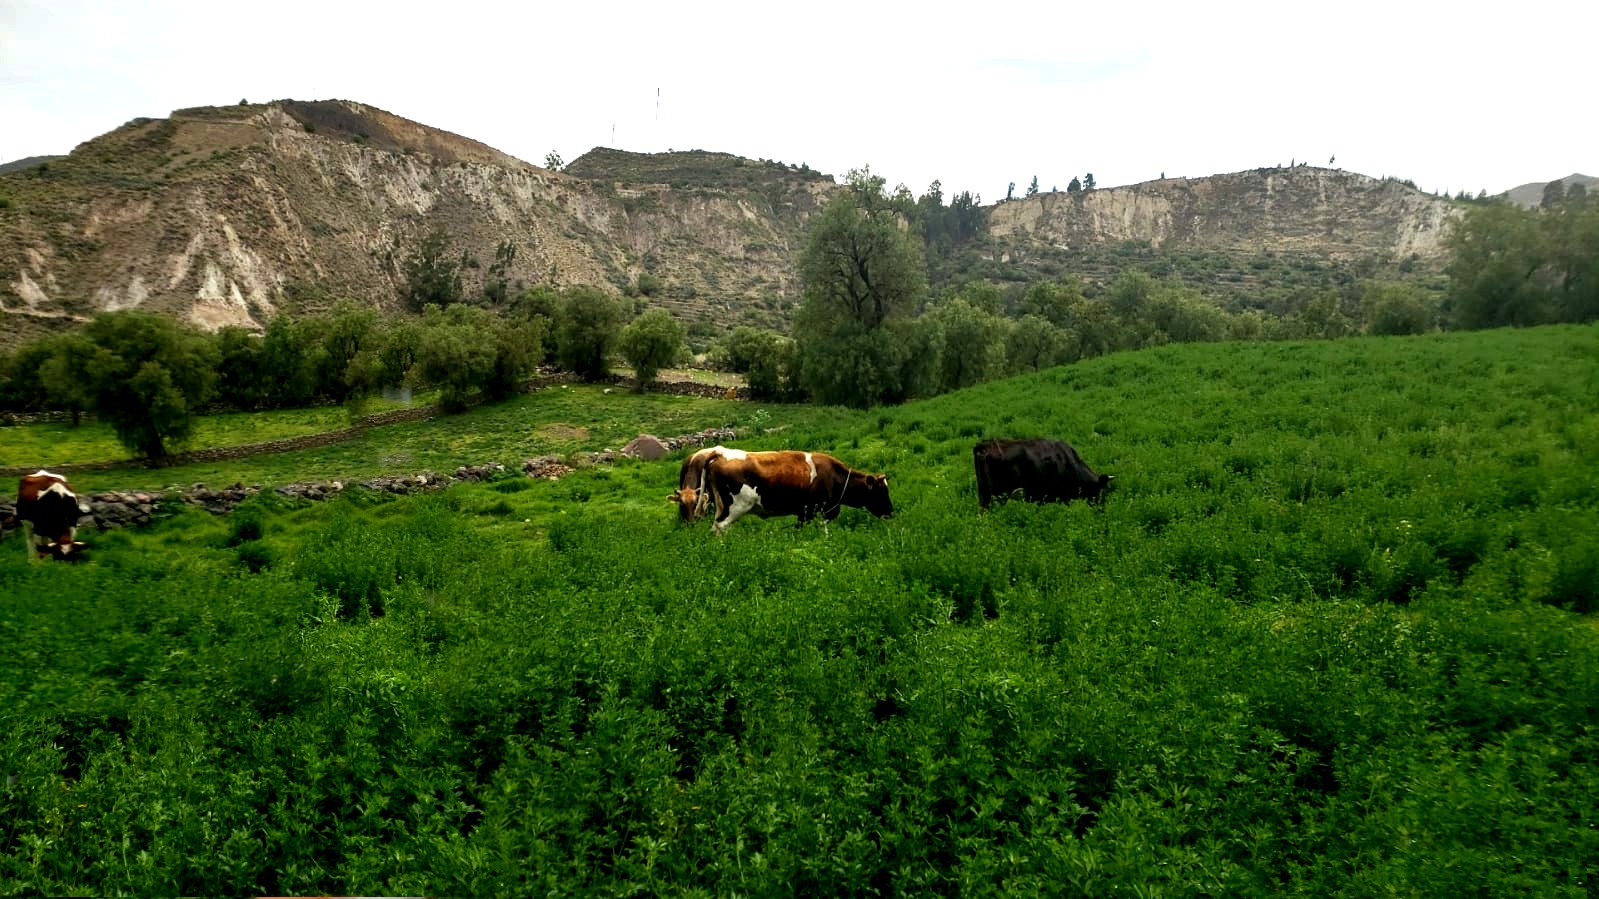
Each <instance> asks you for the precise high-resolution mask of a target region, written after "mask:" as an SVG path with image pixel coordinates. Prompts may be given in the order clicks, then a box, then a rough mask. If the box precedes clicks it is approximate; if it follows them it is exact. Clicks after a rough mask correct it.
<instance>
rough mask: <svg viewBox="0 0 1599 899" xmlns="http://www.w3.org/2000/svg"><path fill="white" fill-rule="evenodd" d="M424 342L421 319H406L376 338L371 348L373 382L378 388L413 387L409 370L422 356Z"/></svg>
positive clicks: (401, 319)
mask: <svg viewBox="0 0 1599 899" xmlns="http://www.w3.org/2000/svg"><path fill="white" fill-rule="evenodd" d="M425 341H426V335H425V329H424V328H423V326H422V321H421V319H418V318H414V317H412V316H405V317H403V318H400V319H399V320H397V321H394V322H392V323H390V324H389V326H388V327H386V328H384V329H383V332H382V334H380V335H379V338H378V341H377V345H376V346H375V347H374V350H375V352H376V357H377V358H376V360H375V365H374V371H375V378H376V380H377V383H378V385H379V386H380V387H399V386H401V385H405V384H414V383H415V381H416V379H414V378H412V376H411V370H412V369H413V368H414V367H415V366H416V361H417V358H418V357H419V356H420V355H421V350H422V344H423V343H424V342H425Z"/></svg>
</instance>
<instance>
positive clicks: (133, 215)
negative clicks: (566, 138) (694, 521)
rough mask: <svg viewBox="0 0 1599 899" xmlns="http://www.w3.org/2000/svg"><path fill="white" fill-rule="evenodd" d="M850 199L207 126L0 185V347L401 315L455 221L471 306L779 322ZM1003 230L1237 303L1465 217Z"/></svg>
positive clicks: (1029, 257)
mask: <svg viewBox="0 0 1599 899" xmlns="http://www.w3.org/2000/svg"><path fill="white" fill-rule="evenodd" d="M19 162H20V161H19ZM844 189H846V188H844V187H843V186H841V185H839V184H838V183H836V181H835V180H834V179H833V178H832V177H831V176H828V175H825V174H822V173H819V172H815V171H812V170H811V169H809V168H806V167H802V166H793V165H784V164H782V163H778V162H770V161H765V160H761V161H757V160H751V159H744V158H741V157H737V156H731V155H728V154H723V153H710V152H702V151H690V152H677V153H657V154H641V153H629V152H625V151H621V150H611V149H606V148H597V149H595V150H593V151H591V152H589V153H587V154H584V155H583V156H582V157H579V158H578V159H576V160H573V161H572V162H571V164H569V165H567V166H566V167H565V168H564V169H563V170H561V171H553V170H550V169H546V168H542V167H540V166H537V165H533V164H531V163H528V162H524V161H522V160H519V159H516V158H515V157H512V156H509V155H507V154H505V153H502V152H500V151H498V150H495V149H494V148H492V147H489V146H486V145H484V144H482V143H479V142H477V141H474V140H471V139H469V138H466V137H462V136H460V135H456V134H451V133H449V132H446V131H442V130H439V129H436V128H430V127H428V126H426V125H422V124H420V123H417V122H413V121H410V120H408V119H405V118H402V117H400V116H396V115H393V114H391V113H388V112H385V111H383V110H381V109H376V108H374V107H370V106H366V105H364V104H361V103H356V102H350V101H343V100H329V101H316V102H301V101H294V100H282V101H275V102H272V103H266V104H253V105H239V106H228V107H201V108H195V109H184V110H179V111H177V112H174V113H172V115H171V116H169V117H168V118H165V119H135V120H133V121H131V122H129V123H128V124H126V125H124V126H122V127H121V128H118V129H116V130H115V131H112V132H110V133H108V134H104V135H102V136H100V137H97V138H95V139H93V140H90V141H87V142H85V143H83V144H82V145H80V146H79V147H77V148H76V149H75V150H74V151H73V152H72V154H71V155H70V156H67V157H61V158H56V159H51V160H50V164H49V165H48V166H43V165H34V166H32V167H29V168H26V169H23V170H21V171H12V172H9V173H7V174H3V175H0V347H4V346H9V345H14V344H16V343H18V342H20V341H22V340H25V339H28V338H31V337H33V336H36V335H38V334H41V333H45V332H48V331H51V330H54V329H58V328H61V327H64V326H70V324H71V323H73V322H82V321H86V320H87V319H88V318H89V317H90V316H92V315H93V314H94V313H96V312H98V311H101V310H115V309H126V308H132V307H141V308H147V309H152V310H156V311H161V312H166V313H169V314H171V315H174V316H177V317H180V318H182V319H184V320H186V321H189V322H192V323H194V324H196V325H199V326H201V327H206V328H218V327H222V326H225V325H242V326H245V327H250V328H258V327H260V326H262V325H263V324H264V323H265V322H266V321H267V320H269V319H270V318H271V317H272V316H273V315H275V314H276V313H277V312H278V311H280V310H290V311H316V310H319V309H322V308H326V307H327V306H329V305H331V303H332V302H333V301H334V300H335V299H337V298H339V297H346V296H348V297H355V298H359V299H362V300H365V301H367V302H369V303H372V304H373V305H375V306H378V307H380V308H384V309H393V308H396V307H397V306H398V304H399V291H400V288H401V287H402V285H403V281H404V275H403V262H404V261H405V259H406V258H407V256H408V255H409V253H410V252H411V250H412V248H413V247H414V246H415V243H416V241H417V239H418V238H419V237H420V236H421V235H423V234H426V233H427V232H429V231H430V230H432V229H434V228H441V229H443V230H444V232H445V233H446V234H447V235H448V238H449V241H450V252H451V254H452V255H460V256H464V257H465V258H467V259H468V260H469V261H476V263H477V264H475V265H468V266H467V267H466V268H465V269H464V270H463V274H464V276H465V278H466V280H467V281H468V283H467V285H466V287H467V289H468V291H469V292H471V291H475V290H477V289H479V288H480V287H481V284H482V281H483V279H485V278H486V277H487V270H488V265H489V264H490V263H491V262H493V261H494V260H495V259H496V258H497V251H498V250H499V249H500V248H501V247H502V246H504V245H509V246H511V247H513V248H514V250H515V255H514V259H513V260H512V261H511V263H510V265H509V268H508V269H507V271H506V275H507V277H508V279H509V280H510V281H511V283H512V284H513V285H515V284H516V283H517V282H520V283H522V284H526V285H534V284H550V285H555V286H564V285H570V284H589V285H594V286H598V287H601V288H602V289H605V290H608V291H611V292H613V293H620V292H622V291H623V290H626V289H628V288H630V287H631V286H633V285H635V284H636V283H637V281H638V278H639V276H640V275H641V274H645V273H648V274H649V275H651V276H652V277H653V279H654V281H655V283H657V284H659V285H660V289H659V291H657V292H655V293H654V294H653V295H652V296H651V297H650V298H649V300H648V302H650V303H651V304H655V305H660V306H664V307H666V308H668V309H669V310H670V311H672V312H673V313H674V314H675V315H677V316H678V317H679V318H681V319H682V320H684V321H685V322H688V323H699V324H702V325H705V326H709V327H711V328H715V329H720V328H727V327H731V326H733V325H736V324H744V323H748V324H755V325H760V326H765V327H774V328H780V329H782V328H786V325H787V322H788V318H789V316H790V315H791V314H792V311H793V309H794V308H795V307H796V306H797V304H798V301H799V299H800V292H801V285H800V283H799V279H798V275H797V272H796V267H797V262H798V257H799V254H800V251H801V249H802V248H803V246H804V240H805V234H806V228H807V224H808V222H809V221H810V219H811V217H812V216H813V215H814V214H815V213H816V212H818V211H819V210H820V209H821V208H822V207H823V206H824V205H825V204H826V202H827V201H828V199H829V198H830V197H832V196H833V195H835V194H836V193H837V192H838V191H841V190H844ZM984 214H985V215H986V217H987V219H988V223H989V229H988V231H989V235H988V237H987V238H985V239H983V240H982V244H981V246H974V247H969V248H968V249H970V250H974V251H975V258H977V259H978V260H979V262H978V263H977V264H976V266H975V268H972V269H969V270H966V269H963V270H960V271H957V272H956V275H958V276H959V277H962V278H964V277H985V278H997V279H1001V280H1012V281H1015V280H1018V279H1023V280H1025V279H1027V278H1031V277H1043V276H1052V275H1053V274H1060V273H1064V272H1068V271H1073V272H1081V273H1082V274H1083V275H1084V276H1085V277H1088V278H1090V279H1093V280H1102V279H1104V278H1107V277H1114V274H1115V272H1116V271H1117V270H1118V269H1117V268H1116V265H1117V260H1119V259H1122V258H1123V250H1124V249H1125V248H1126V247H1128V246H1131V245H1139V246H1143V247H1146V248H1154V251H1158V252H1165V251H1168V250H1179V251H1183V252H1184V253H1186V254H1188V255H1190V256H1192V255H1194V254H1208V255H1206V257H1205V259H1206V260H1207V261H1206V262H1205V263H1204V264H1203V265H1202V266H1201V269H1202V271H1203V273H1204V274H1202V275H1201V277H1209V278H1210V282H1209V283H1203V282H1200V281H1196V282H1195V285H1196V286H1199V287H1203V288H1206V289H1212V290H1215V291H1217V292H1219V293H1229V292H1230V293H1236V292H1238V291H1239V290H1243V289H1253V286H1252V285H1253V283H1254V282H1252V281H1251V280H1250V278H1251V277H1252V275H1251V273H1252V272H1266V271H1276V270H1278V267H1280V266H1282V265H1288V264H1294V265H1298V264H1300V263H1301V262H1303V264H1304V265H1306V266H1310V265H1313V264H1326V265H1334V264H1336V265H1346V264H1349V263H1350V262H1351V261H1352V260H1388V262H1389V264H1393V263H1395V262H1397V261H1398V260H1401V259H1402V260H1404V261H1405V262H1406V263H1407V269H1406V270H1409V268H1412V267H1414V268H1417V270H1420V271H1425V270H1429V269H1430V270H1436V269H1437V268H1438V267H1439V266H1440V264H1441V263H1440V262H1439V260H1441V258H1442V255H1443V250H1442V247H1441V243H1440V241H1439V238H1440V236H1441V234H1442V231H1443V226H1444V224H1445V223H1446V221H1447V220H1448V219H1449V218H1450V217H1451V216H1452V215H1454V214H1455V209H1454V206H1453V205H1452V204H1451V203H1449V202H1447V201H1445V200H1441V199H1438V198H1436V197H1432V196H1430V195H1428V194H1423V193H1421V192H1420V191H1417V190H1415V189H1414V188H1413V187H1411V186H1409V185H1408V184H1405V183H1403V182H1399V181H1395V180H1392V179H1382V180H1378V179H1374V178H1369V177H1367V176H1364V175H1360V174H1356V173H1353V172H1343V171H1337V170H1331V169H1318V168H1311V167H1308V166H1300V167H1295V168H1287V169H1284V168H1271V169H1255V170H1250V171H1245V172H1236V173H1233V174H1228V175H1215V176H1211V177H1207V178H1172V179H1163V180H1159V181H1151V182H1146V183H1144V184H1136V185H1130V186H1126V187H1115V188H1103V189H1098V190H1092V191H1082V192H1074V193H1049V194H1040V195H1037V196H1034V197H1029V198H1026V199H1017V200H1011V201H1007V202H1003V203H999V204H997V205H995V206H991V207H987V208H985V209H984ZM1084 253H1087V254H1090V255H1092V256H1094V258H1095V259H1097V260H1098V262H1092V261H1091V260H1090V261H1085V260H1084V257H1083V255H1082V254H1084ZM969 255H970V254H969ZM1222 257H1225V259H1223V260H1222V261H1221V262H1220V263H1218V264H1217V265H1214V266H1212V265H1211V264H1210V260H1213V259H1221V258H1222ZM1295 260H1298V261H1295ZM1317 260H1320V262H1317ZM1255 263H1259V264H1258V265H1256V264H1255ZM1096 265H1097V266H1099V267H1095V266H1096ZM946 277H954V275H946Z"/></svg>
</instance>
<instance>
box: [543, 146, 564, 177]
mask: <svg viewBox="0 0 1599 899" xmlns="http://www.w3.org/2000/svg"><path fill="white" fill-rule="evenodd" d="M564 165H566V163H565V162H562V161H561V154H559V153H557V152H555V151H554V150H551V151H550V152H548V153H546V154H544V167H545V168H547V169H549V170H551V171H555V172H559V171H560V170H561V167H562V166H564Z"/></svg>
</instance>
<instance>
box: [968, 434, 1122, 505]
mask: <svg viewBox="0 0 1599 899" xmlns="http://www.w3.org/2000/svg"><path fill="white" fill-rule="evenodd" d="M972 464H973V466H975V467H976V469H977V502H978V505H980V506H982V507H983V508H984V509H987V508H988V506H989V504H990V503H992V502H993V501H994V500H996V499H1004V498H1006V497H1008V496H1010V495H1011V494H1012V493H1015V492H1016V491H1018V490H1020V491H1021V492H1022V496H1023V497H1024V498H1025V499H1026V500H1027V501H1028V502H1034V503H1049V502H1060V503H1065V502H1071V501H1072V500H1074V499H1086V500H1088V501H1089V502H1095V503H1097V502H1101V501H1103V500H1104V498H1105V494H1107V493H1109V492H1110V491H1111V480H1112V478H1111V476H1110V475H1108V474H1099V473H1098V472H1096V471H1094V470H1093V469H1092V468H1089V467H1088V463H1087V462H1084V461H1083V457H1082V456H1079V455H1077V450H1075V449H1072V447H1071V444H1068V443H1066V442H1064V441H1060V440H1050V439H1048V438H1044V437H1037V438H1033V439H1030V440H984V441H983V442H982V443H979V444H977V445H976V446H974V447H972Z"/></svg>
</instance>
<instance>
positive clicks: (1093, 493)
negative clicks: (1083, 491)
mask: <svg viewBox="0 0 1599 899" xmlns="http://www.w3.org/2000/svg"><path fill="white" fill-rule="evenodd" d="M1115 481H1116V477H1115V475H1108V474H1102V475H1100V476H1099V480H1098V481H1096V482H1094V483H1093V484H1091V485H1090V486H1089V487H1088V490H1087V496H1088V501H1089V502H1091V503H1102V502H1104V501H1105V497H1107V496H1109V495H1110V492H1111V491H1112V490H1114V489H1116V484H1115Z"/></svg>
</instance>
